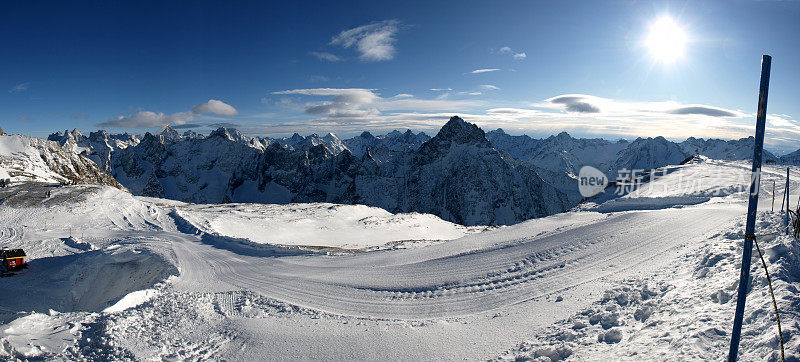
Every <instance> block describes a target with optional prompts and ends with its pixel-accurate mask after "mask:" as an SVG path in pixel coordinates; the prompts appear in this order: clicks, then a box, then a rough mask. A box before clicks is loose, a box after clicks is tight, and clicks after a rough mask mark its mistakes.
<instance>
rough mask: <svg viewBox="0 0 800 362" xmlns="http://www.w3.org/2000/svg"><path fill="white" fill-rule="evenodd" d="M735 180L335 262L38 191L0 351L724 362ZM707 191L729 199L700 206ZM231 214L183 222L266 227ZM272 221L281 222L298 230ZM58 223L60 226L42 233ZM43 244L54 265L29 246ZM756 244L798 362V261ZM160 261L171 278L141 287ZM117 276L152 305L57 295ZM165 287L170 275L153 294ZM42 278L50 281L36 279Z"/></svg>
mask: <svg viewBox="0 0 800 362" xmlns="http://www.w3.org/2000/svg"><path fill="white" fill-rule="evenodd" d="M744 166H745V165H744V164H742V163H737V162H725V161H714V162H711V161H708V162H697V163H690V164H687V165H684V166H681V167H677V169H676V170H674V171H672V172H671V173H668V174H667V175H666V176H664V177H663V178H658V179H656V180H655V181H653V183H654V185H653V189H654V190H656V191H651V192H650V193H645V192H644V191H643V190H644V189H640V191H637V192H638V193H637V194H632V195H629V196H627V198H628V199H634V200H635V199H645V198H646V199H648V200H656V199H660V198H673V200H672V201H671V202H670V203H669V204H668V205H667V204H665V205H663V207H662V208H660V209H649V210H641V209H636V208H629V209H627V210H624V211H614V210H604V211H603V212H597V211H586V210H574V211H571V212H567V213H562V214H558V215H553V216H549V217H545V218H541V219H536V220H530V221H527V222H523V223H520V224H517V225H513V226H509V227H503V228H499V229H493V230H488V231H485V232H482V233H477V234H470V235H467V236H465V237H462V238H459V239H455V240H451V241H445V242H441V243H437V244H434V245H430V246H427V247H421V248H413V249H400V250H398V249H394V250H381V251H373V252H366V253H357V254H346V255H329V254H325V253H307V252H306V253H297V252H291V251H292V250H293V249H291V248H283V249H279V248H278V247H275V249H271V253H269V254H266V253H261V252H256V250H255V249H243V248H236V247H232V246H234V245H235V243H239V241H238V240H236V239H233V238H230V239H225V238H224V237H217V238H215V239H214V240H207V239H206V238H205V237H204V236H203V235H196V234H194V233H184V232H181V229H182V227H181V226H180V225H177V224H176V221H178V220H177V219H174V217H173V216H170V214H171V213H172V211H173V210H174V209H176V208H179V209H180V208H182V207H183V206H182V204H179V203H175V202H171V201H168V200H164V201H159V200H156V199H148V198H130V196H125V194H124V193H121V192H119V191H115V190H111V189H108V188H99V189H97V190H95V191H89V190H88V189H85V187H67V188H64V189H61V190H60V191H59V192H65V193H67V194H68V195H73V196H74V197H78V195H81V196H82V197H83V198H82V199H80V200H79V201H78V202H73V203H65V202H62V203H61V204H64V206H57V207H54V206H55V205H56V204H54V205H37V204H36V203H35V202H34V201H31V200H36V199H35V198H31V197H30V196H27V195H28V194H30V192H22V189H15V195H14V200H16V201H15V202H14V203H12V204H9V205H14V206H13V207H14V209H13V210H12V207H11V206H4V207H3V208H0V223H1V224H2V225H0V226H2V227H3V228H2V229H0V230H8V231H4V232H3V233H2V238H3V241H4V242H6V243H9V244H11V245H13V246H24V247H26V248H28V247H29V246H30V247H31V250H32V252H31V258H32V261H31V268H30V269H28V270H26V271H25V273H27V274H26V275H27V276H16V277H13V278H12V279H8V280H9V281H10V282H13V283H20V284H15V285H19V286H20V287H19V288H18V289H19V290H25V291H26V293H29V294H27V296H26V299H25V301H32V302H30V303H28V304H26V305H21V303H20V302H19V299H17V298H13V297H12V296H11V295H8V294H4V295H2V296H0V310H2V311H4V312H5V314H4V321H3V322H5V323H7V324H5V325H3V326H0V341H1V343H0V354H2V355H3V356H5V357H18V358H25V357H39V358H50V359H86V358H88V359H94V358H111V359H162V358H166V359H209V358H211V359H229V360H264V359H306V360H307V359H312V358H313V359H331V360H342V359H351V360H352V359H357V360H364V359H368V360H375V359H387V358H391V359H403V360H420V359H425V360H428V359H464V358H467V359H484V360H485V359H490V358H509V359H517V358H519V359H526V358H534V357H542V356H550V357H552V358H554V359H555V358H556V357H558V359H560V358H571V359H573V360H618V359H636V360H642V359H643V360H652V359H659V360H686V359H702V360H712V359H721V358H724V354H725V352H726V348H725V346H726V345H727V343H728V339H729V338H728V333H729V331H730V328H731V319H732V315H733V307H734V304H735V302H734V301H733V300H732V298H731V296H732V295H733V294H734V293H735V291H734V288H735V287H734V286H733V285H734V284H735V283H734V281H735V279H736V277H737V276H738V271H737V260H738V258H739V256H740V253H741V250H740V246H741V242H742V238H741V232H742V228H743V222H744V213H745V209H746V201H745V200H746V195H745V194H744V193H742V192H737V191H735V189H736V188H737V186H738V182H739V181H737V180H739V176H742V175H743V176H744V177H745V178H746V177H747V175H748V170H747V169H746V167H744ZM764 172H765V175H764V178H763V182H762V185H763V186H765V187H762V191H761V192H762V197H761V205H760V210H762V211H761V212H760V214H759V222H758V232H766V231H770V230H773V229H776V228H778V227H779V225H780V221H779V220H778V219H779V216H778V215H776V214H775V213H772V212H770V211H769V208H770V201H771V198H770V196H771V194H770V193H771V182H770V181H772V180H773V179H775V180H777V181H780V180H781V179H780V177H781V173H782V170H781V169H780V168H779V167H771V166H768V167H765V171H764ZM793 172H794V173H793V175H792V178H793V179H795V180H800V178H798V177H800V173H798V171H797V170H794V171H793ZM714 175H721V176H720V177H715V176H714ZM696 179H702V180H703V182H702V186H700V187H699V188H697V189H695V188H694V187H693V186H687V184H684V180H685V181H686V182H688V183H689V184H691V183H692V182H693V180H696ZM778 183H779V184H780V182H778ZM662 186H665V187H662ZM766 186H769V187H766ZM14 187H15V188H16V187H22V186H14ZM86 187H89V186H86ZM662 189H663V191H659V190H662ZM35 190H36V189H33V190H32V191H35ZM714 190H725V192H722V193H720V194H719V195H718V196H714V197H709V198H708V201H705V202H703V203H699V204H698V203H696V202H695V199H694V198H695V197H698V196H703V195H705V196H708V195H709V194H711V193H712V192H711V191H714ZM781 191H782V190H777V192H778V193H779V194H780V192H781ZM791 192H792V195H793V196H792V197H793V200H794V197H795V195H797V194H798V192H800V182H797V181H795V182H793V183H792V185H791ZM63 196H67V195H63ZM59 197H61V196H59ZM38 202H41V201H38ZM61 204H58V205H61ZM634 204H635V203H634ZM599 206H602V205H599ZM232 207H233V208H234V210H230V209H228V211H225V210H226V209H225V206H192V205H188V207H186V208H185V209H187V210H191V211H192V212H196V214H195V215H196V217H201V218H203V220H208V221H209V225H210V224H213V223H217V224H214V225H216V226H215V227H217V228H220V227H227V226H226V225H229V226H230V227H231V228H232V229H236V228H237V226H236V225H237V222H238V221H237V219H238V218H239V217H237V218H232V217H231V215H230V214H232V213H235V212H236V211H235V210H236V209H237V208H240V207H241V208H242V212H243V213H244V214H245V216H244V218H245V219H246V218H249V217H250V215H252V214H253V213H255V212H261V209H260V208H254V207H245V206H244V205H234V206H232ZM344 209H345V210H346V209H347V208H344ZM100 210H102V212H100ZM293 210H296V212H297V213H299V214H304V213H306V214H307V215H308V216H309V218H311V219H316V218H317V217H319V216H320V215H319V211H320V210H319V209H318V208H310V209H309V208H303V207H295V208H294V209H293ZM76 212H77V216H72V215H73V213H76ZM214 213H219V214H220V215H219V216H213V214H214ZM198 215H199V216H198ZM298 219H299V217H298ZM322 219H323V220H324V215H323V218H322ZM23 220H24V222H23ZM94 220H97V221H94ZM270 220H272V221H273V222H281V219H278V218H273V219H270ZM283 220H288V221H290V224H291V220H292V219H283ZM126 221H130V222H126ZM212 221H213V222H212ZM228 221H230V223H228ZM45 222H47V225H48V226H45ZM56 222H57V223H58V225H61V226H60V227H52V226H50V225H51V224H55V223H56ZM81 222H82V223H84V224H83V225H84V226H83V227H82V228H81V229H82V231H86V232H87V233H88V232H90V231H91V233H92V237H93V238H91V239H90V238H87V237H84V238H83V239H82V238H81V237H79V236H75V234H76V233H73V238H68V236H69V235H68V234H69V230H65V228H64V227H63V226H66V225H70V224H72V223H75V224H80V223H81ZM198 224H200V223H198ZM323 235H324V234H323ZM311 237H315V238H316V237H320V234H312V235H311ZM322 237H324V236H322ZM65 238H66V239H68V240H62V239H65ZM42 240H47V243H48V244H51V245H53V248H57V251H48V250H43V249H42V248H38V247H34V246H35V245H40V244H41V243H42ZM59 240H60V241H61V244H60V246H57V245H56V242H57V241H59ZM759 242H760V243H761V246H762V248H763V250H765V252H766V256H765V257H766V258H767V262H768V264H769V265H770V268H771V269H770V270H771V271H772V276H773V282H774V283H773V284H774V286H775V288H776V289H775V290H776V294H777V296H778V304H779V308H780V309H781V311H782V312H783V314H782V317H783V322H784V333H785V334H784V336H785V337H786V340H787V341H786V342H787V356H789V357H793V358H797V357H798V356H800V346H798V344H799V343H800V340H798V336H800V318H798V316H797V315H796V313H793V310H794V309H796V308H794V307H795V306H796V305H798V303H800V298H798V295H797V290H798V289H799V288H800V282H798V281H799V280H800V268H799V267H798V266H800V262H799V261H800V248H798V245H797V243H796V241H792V240H790V239H789V238H787V237H785V236H777V237H768V238H762V239H759ZM86 244H89V245H88V246H87V245H86ZM109 244H110V245H111V247H109V246H108V245H109ZM104 245H105V247H104ZM279 250H285V252H282V253H281V252H278V251H279ZM51 255H54V256H51ZM55 255H58V256H55ZM151 261H155V262H156V263H155V264H153V263H151ZM754 261H756V262H757V261H758V259H756V260H754ZM105 265H110V266H108V267H106V266H105ZM154 265H162V266H164V268H163V269H156V270H155V271H153V272H152V273H151V274H148V273H147V271H149V270H153V266H154ZM170 266H174V269H173V268H172V267H170ZM124 268H129V269H124ZM753 268H754V269H753V276H754V286H753V290H752V291H751V292H750V296H749V298H748V307H747V313H746V316H745V320H746V324H745V330H744V333H743V340H742V345H741V350H742V359H743V360H761V359H768V358H775V354H774V353H775V347H776V340H777V338H776V331H775V326H774V324H773V323H772V320H773V317H772V315H771V313H772V312H771V309H770V308H771V306H770V302H769V299H768V297H767V296H768V294H767V293H766V290H765V284H764V278H763V273H761V271H760V270H759V269H758V268H759V264H758V263H754V264H753ZM70 270H71V272H70ZM121 270H128V275H131V276H133V277H132V278H130V279H129V280H135V281H136V282H135V283H133V282H131V283H122V282H123V281H125V278H124V277H116V278H111V280H113V281H116V282H118V284H115V287H114V288H104V287H103V288H101V289H103V290H113V291H116V293H114V294H121V293H124V292H125V290H129V289H130V288H128V287H131V288H140V289H151V290H152V291H146V292H139V293H138V294H133V295H131V297H129V298H126V300H125V301H124V302H122V305H120V307H119V308H112V309H110V310H109V311H108V312H102V311H103V310H104V309H106V308H107V307H108V306H110V305H112V304H114V303H115V302H116V301H118V300H120V299H122V296H121V295H120V296H117V297H116V298H111V294H108V295H104V296H100V297H97V299H94V300H92V301H91V303H90V302H89V300H88V299H87V301H86V302H85V303H78V304H75V303H74V302H70V303H71V304H70V303H65V302H64V301H74V300H75V299H74V298H72V297H71V295H72V294H63V293H69V291H70V288H69V285H73V284H72V283H73V281H79V283H78V284H77V285H78V286H79V287H80V288H79V289H78V294H77V295H76V296H82V295H83V294H81V293H80V291H83V290H89V289H83V288H86V287H89V286H92V285H95V286H99V285H98V284H95V283H100V282H102V281H106V280H109V279H108V278H97V277H96V276H98V275H106V273H107V271H113V272H115V273H117V272H120V271H121ZM170 274H172V275H177V276H175V277H171V278H167V279H166V281H164V278H165V276H166V275H170ZM48 275H52V277H49V278H51V279H49V280H50V281H49V282H48V283H44V282H39V281H38V280H39V278H44V277H45V276H48ZM115 275H120V276H122V275H123V274H115ZM154 275H156V276H157V277H153V276H154ZM14 278H16V279H14ZM23 278H27V279H23ZM23 281H25V282H30V281H34V282H35V283H34V284H33V286H35V288H29V289H25V288H24V287H22V286H23V285H24V284H23ZM3 282H4V283H5V282H6V279H4V280H3ZM45 284H46V285H51V286H56V287H54V288H52V290H51V291H47V293H42V295H43V296H47V298H45V297H38V296H37V295H38V294H37V293H39V290H41V288H44V285H45ZM59 293H62V295H58V294H59ZM34 297H35V298H34ZM48 303H49V304H48ZM79 306H80V307H79ZM125 306H127V307H129V308H123V307H125ZM49 308H54V309H56V310H57V311H58V312H53V313H50V312H48V310H47V309H49ZM31 310H34V311H36V312H37V313H32V312H31ZM115 310H116V311H115ZM17 313H19V314H17Z"/></svg>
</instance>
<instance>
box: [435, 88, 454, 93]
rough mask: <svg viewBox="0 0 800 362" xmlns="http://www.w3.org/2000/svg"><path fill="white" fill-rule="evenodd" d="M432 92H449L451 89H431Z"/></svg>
mask: <svg viewBox="0 0 800 362" xmlns="http://www.w3.org/2000/svg"><path fill="white" fill-rule="evenodd" d="M431 90H432V91H434V92H449V91H451V90H453V88H431Z"/></svg>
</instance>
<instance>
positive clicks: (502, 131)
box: [494, 128, 506, 134]
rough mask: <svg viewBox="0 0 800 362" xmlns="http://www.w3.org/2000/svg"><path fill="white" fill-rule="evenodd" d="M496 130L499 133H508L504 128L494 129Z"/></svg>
mask: <svg viewBox="0 0 800 362" xmlns="http://www.w3.org/2000/svg"><path fill="white" fill-rule="evenodd" d="M494 132H495V133H499V134H506V131H504V130H503V129H502V128H498V129H496V130H494Z"/></svg>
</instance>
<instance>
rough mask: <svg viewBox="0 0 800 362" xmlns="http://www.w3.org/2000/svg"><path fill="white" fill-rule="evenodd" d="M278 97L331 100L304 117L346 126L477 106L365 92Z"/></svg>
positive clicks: (353, 90)
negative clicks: (393, 115)
mask: <svg viewBox="0 0 800 362" xmlns="http://www.w3.org/2000/svg"><path fill="white" fill-rule="evenodd" d="M272 94H275V95H288V94H296V95H304V96H317V97H330V98H329V99H328V100H324V101H321V102H311V103H308V104H307V106H306V107H305V109H304V113H306V114H311V115H318V116H324V117H327V118H331V119H339V120H340V121H343V122H348V121H352V120H358V119H365V118H380V116H381V115H382V114H383V113H384V112H392V111H412V112H430V111H447V110H453V111H454V110H458V109H464V108H468V107H473V106H475V105H477V104H478V103H476V102H475V101H462V100H453V101H451V100H445V99H418V98H414V97H413V95H411V94H402V93H401V94H398V95H396V96H394V97H388V98H384V97H381V96H380V95H379V94H378V93H376V92H375V89H366V88H313V89H291V90H283V91H277V92H273V93H272Z"/></svg>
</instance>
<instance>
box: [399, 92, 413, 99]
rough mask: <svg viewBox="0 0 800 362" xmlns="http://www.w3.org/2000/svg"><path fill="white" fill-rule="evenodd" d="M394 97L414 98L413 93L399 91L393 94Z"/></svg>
mask: <svg viewBox="0 0 800 362" xmlns="http://www.w3.org/2000/svg"><path fill="white" fill-rule="evenodd" d="M394 97H395V98H414V95H413V94H408V93H400V94H398V95H395V96H394Z"/></svg>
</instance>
